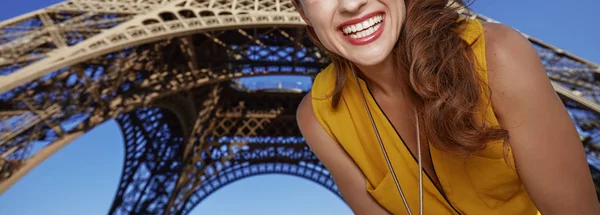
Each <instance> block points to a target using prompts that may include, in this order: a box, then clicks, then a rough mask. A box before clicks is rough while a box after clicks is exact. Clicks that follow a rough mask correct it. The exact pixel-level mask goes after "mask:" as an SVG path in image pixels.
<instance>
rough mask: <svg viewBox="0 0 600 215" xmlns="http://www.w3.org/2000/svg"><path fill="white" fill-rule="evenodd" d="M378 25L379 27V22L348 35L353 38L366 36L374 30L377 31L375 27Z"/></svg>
mask: <svg viewBox="0 0 600 215" xmlns="http://www.w3.org/2000/svg"><path fill="white" fill-rule="evenodd" d="M379 27H381V24H379V23H378V24H376V25H375V26H373V27H370V28H368V29H366V30H364V31H360V32H357V33H353V34H350V35H348V36H349V37H350V38H354V39H356V38H362V37H366V36H369V35H371V34H373V33H374V32H375V31H377V29H379Z"/></svg>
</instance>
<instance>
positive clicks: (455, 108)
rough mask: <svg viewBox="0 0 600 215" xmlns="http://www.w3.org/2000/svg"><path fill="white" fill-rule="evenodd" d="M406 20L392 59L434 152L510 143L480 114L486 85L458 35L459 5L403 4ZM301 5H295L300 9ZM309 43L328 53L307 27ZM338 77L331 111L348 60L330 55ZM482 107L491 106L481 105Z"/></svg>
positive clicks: (440, 1) (425, 0)
mask: <svg viewBox="0 0 600 215" xmlns="http://www.w3.org/2000/svg"><path fill="white" fill-rule="evenodd" d="M405 4H406V10H407V12H406V19H405V23H404V26H403V28H402V31H401V33H400V37H399V38H398V42H397V43H396V46H395V47H394V52H392V53H393V54H394V57H395V61H396V66H397V68H399V69H398V70H397V71H408V73H406V72H398V74H397V75H398V77H399V78H400V82H401V83H400V84H403V85H404V86H407V87H406V88H408V92H407V93H408V95H409V97H410V99H411V101H413V103H414V105H415V108H417V110H420V111H419V118H420V119H421V120H422V124H423V130H424V135H426V137H427V138H429V140H430V141H431V142H432V144H434V145H435V146H436V147H438V148H440V149H442V150H445V151H449V152H455V153H458V154H471V153H474V152H476V151H479V150H481V149H483V148H485V146H486V143H487V142H490V141H493V140H499V139H503V140H506V139H508V131H506V130H504V129H502V128H499V127H493V126H490V125H488V124H486V123H485V122H484V121H483V120H484V119H483V117H482V114H483V113H484V112H485V111H484V110H483V109H482V106H481V104H482V103H481V102H482V99H483V97H484V96H485V97H488V101H490V100H489V97H490V96H491V92H490V90H489V87H488V85H487V84H486V83H485V82H483V81H482V80H481V78H480V77H479V75H478V72H477V69H483V68H477V66H476V65H478V64H477V63H476V59H475V57H474V54H473V50H472V49H471V44H468V43H467V42H466V41H465V40H464V39H462V38H461V36H460V34H461V32H462V31H463V30H464V27H465V25H466V20H465V19H460V15H459V13H457V7H462V8H465V9H466V7H467V6H466V4H465V2H463V1H462V0H454V4H453V5H452V7H451V6H449V4H448V0H405ZM298 5H299V4H298ZM308 32H309V34H310V37H311V40H312V41H313V43H315V45H317V46H318V47H319V48H321V49H322V50H327V49H325V48H324V46H323V45H322V44H321V42H320V41H319V40H318V38H317V37H316V33H315V32H314V29H313V28H311V27H310V26H308ZM328 53H329V55H330V56H331V58H332V61H333V62H332V63H333V64H334V69H335V73H336V81H335V87H334V90H333V92H332V94H331V95H332V96H333V97H332V104H331V105H332V106H333V107H334V108H336V107H337V106H338V104H339V102H340V98H341V92H342V88H343V87H344V84H345V83H346V79H347V74H348V73H347V71H346V69H347V68H348V66H347V60H346V59H344V58H343V57H341V56H338V55H337V54H334V53H332V52H329V51H328ZM485 105H491V104H489V102H488V104H485Z"/></svg>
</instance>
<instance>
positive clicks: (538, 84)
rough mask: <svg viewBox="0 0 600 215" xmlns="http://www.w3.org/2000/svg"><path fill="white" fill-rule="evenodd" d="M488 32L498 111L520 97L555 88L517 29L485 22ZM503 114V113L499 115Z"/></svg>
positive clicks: (491, 80) (489, 66)
mask: <svg viewBox="0 0 600 215" xmlns="http://www.w3.org/2000/svg"><path fill="white" fill-rule="evenodd" d="M482 24H483V28H484V31H485V33H484V34H485V48H486V64H487V70H488V80H489V81H488V84H489V86H490V88H491V90H492V101H493V103H494V102H495V108H496V109H497V111H503V110H506V109H507V108H503V107H504V106H507V105H514V102H517V101H518V100H528V99H531V98H532V97H536V96H539V95H542V94H543V95H547V96H552V95H553V94H554V90H553V88H552V85H551V83H550V80H549V79H548V76H547V74H546V72H545V70H544V67H543V64H542V62H541V60H540V57H539V55H538V53H537V52H536V50H535V49H534V47H533V45H532V44H531V42H530V41H529V40H527V38H525V36H524V35H522V34H521V33H520V32H518V31H517V30H515V29H513V28H511V27H509V26H507V25H504V24H498V23H489V22H482ZM500 115H502V114H500Z"/></svg>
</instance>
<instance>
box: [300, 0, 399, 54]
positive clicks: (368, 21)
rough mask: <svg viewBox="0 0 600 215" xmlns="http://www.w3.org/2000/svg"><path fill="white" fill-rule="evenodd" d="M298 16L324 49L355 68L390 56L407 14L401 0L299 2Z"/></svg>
mask: <svg viewBox="0 0 600 215" xmlns="http://www.w3.org/2000/svg"><path fill="white" fill-rule="evenodd" d="M299 1H300V4H301V5H299V6H300V7H301V9H300V13H301V14H302V15H303V17H304V19H305V21H306V22H307V23H308V24H309V25H310V26H311V27H313V28H314V30H315V32H316V34H317V37H318V38H319V40H320V41H321V43H323V45H324V46H325V48H327V49H328V50H329V51H331V52H333V53H336V54H338V55H340V56H342V57H344V58H346V59H348V60H350V61H352V62H354V63H355V64H357V65H362V66H372V65H376V64H379V63H381V62H382V61H383V60H384V59H385V58H386V57H388V56H389V54H390V53H391V51H392V49H393V48H394V45H395V44H396V41H397V40H398V37H399V35H400V30H401V29H402V24H403V23H404V18H405V14H406V7H405V4H404V0H299Z"/></svg>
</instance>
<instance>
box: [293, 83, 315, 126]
mask: <svg viewBox="0 0 600 215" xmlns="http://www.w3.org/2000/svg"><path fill="white" fill-rule="evenodd" d="M296 121H297V122H298V127H300V130H306V129H308V128H309V127H312V126H315V125H316V124H318V120H317V118H316V116H315V113H314V111H313V106H312V92H310V91H309V92H308V93H307V94H306V95H305V96H304V98H302V101H300V104H299V105H298V108H297V110H296Z"/></svg>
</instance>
